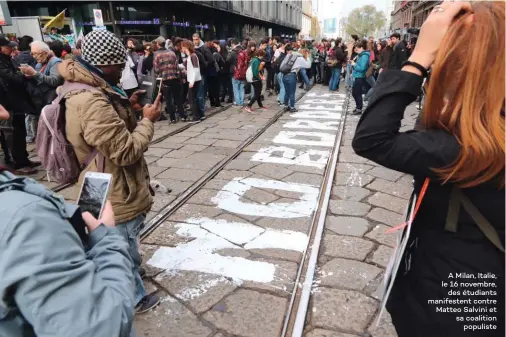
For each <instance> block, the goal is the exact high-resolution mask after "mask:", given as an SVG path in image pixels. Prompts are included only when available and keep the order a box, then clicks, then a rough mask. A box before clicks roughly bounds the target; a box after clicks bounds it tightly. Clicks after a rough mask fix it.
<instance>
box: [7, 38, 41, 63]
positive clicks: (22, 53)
mask: <svg viewBox="0 0 506 337" xmlns="http://www.w3.org/2000/svg"><path fill="white" fill-rule="evenodd" d="M32 42H33V37H31V36H27V35H25V36H23V37H22V38H20V39H19V44H18V49H19V54H18V55H17V56H16V57H15V58H14V59H13V61H14V62H15V63H16V66H17V67H20V66H21V65H22V64H27V65H29V66H31V67H35V66H36V65H37V61H36V60H35V59H34V58H33V56H32V53H31V49H30V44H31V43H32Z"/></svg>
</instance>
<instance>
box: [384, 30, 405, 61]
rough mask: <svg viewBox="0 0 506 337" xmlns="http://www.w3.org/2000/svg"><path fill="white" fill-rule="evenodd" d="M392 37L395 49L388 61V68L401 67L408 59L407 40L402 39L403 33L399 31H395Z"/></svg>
mask: <svg viewBox="0 0 506 337" xmlns="http://www.w3.org/2000/svg"><path fill="white" fill-rule="evenodd" d="M390 39H391V40H392V45H393V50H392V55H391V56H390V59H389V61H388V69H401V68H402V64H403V63H404V61H406V60H407V59H408V48H407V46H406V42H404V40H401V35H400V34H399V33H393V34H392V35H391V36H390Z"/></svg>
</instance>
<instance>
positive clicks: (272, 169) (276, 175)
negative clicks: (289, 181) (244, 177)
mask: <svg viewBox="0 0 506 337" xmlns="http://www.w3.org/2000/svg"><path fill="white" fill-rule="evenodd" d="M250 171H251V172H254V173H258V174H262V175H264V176H266V177H269V178H272V179H277V180H282V179H283V178H285V177H286V176H288V175H290V174H292V173H293V171H292V170H289V169H287V168H286V165H277V164H270V163H262V164H259V165H257V166H255V167H253V168H251V169H250ZM283 181H286V180H285V179H283Z"/></svg>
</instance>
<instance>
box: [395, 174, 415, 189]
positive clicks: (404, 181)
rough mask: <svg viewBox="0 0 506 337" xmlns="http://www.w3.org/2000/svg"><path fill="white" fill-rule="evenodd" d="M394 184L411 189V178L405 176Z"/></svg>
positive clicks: (410, 176) (407, 175)
mask: <svg viewBox="0 0 506 337" xmlns="http://www.w3.org/2000/svg"><path fill="white" fill-rule="evenodd" d="M396 183H398V184H403V185H407V186H411V187H413V176H412V175H410V174H405V175H403V176H402V177H400V178H399V179H397V181H396Z"/></svg>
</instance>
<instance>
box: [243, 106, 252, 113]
mask: <svg viewBox="0 0 506 337" xmlns="http://www.w3.org/2000/svg"><path fill="white" fill-rule="evenodd" d="M244 110H246V111H247V112H253V109H251V108H250V107H249V106H247V107H245V108H244Z"/></svg>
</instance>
